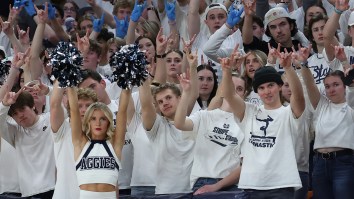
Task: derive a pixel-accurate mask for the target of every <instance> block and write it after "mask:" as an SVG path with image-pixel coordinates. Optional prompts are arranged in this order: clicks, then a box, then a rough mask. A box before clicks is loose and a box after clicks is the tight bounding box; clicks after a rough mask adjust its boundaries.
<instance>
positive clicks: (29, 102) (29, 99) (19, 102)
mask: <svg viewBox="0 0 354 199" xmlns="http://www.w3.org/2000/svg"><path fill="white" fill-rule="evenodd" d="M26 106H28V107H29V108H33V107H34V99H33V96H32V95H31V93H29V92H27V91H22V92H21V93H20V94H19V95H18V97H17V99H16V102H15V103H14V104H12V105H11V106H10V109H9V112H8V115H9V116H11V117H12V116H13V115H14V113H15V111H16V110H18V109H20V110H23V109H24V108H25V107H26ZM34 111H35V113H38V112H37V110H36V109H35V110H34Z"/></svg>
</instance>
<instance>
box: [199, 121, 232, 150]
mask: <svg viewBox="0 0 354 199" xmlns="http://www.w3.org/2000/svg"><path fill="white" fill-rule="evenodd" d="M229 128H230V124H224V125H223V127H222V128H220V127H217V126H216V127H214V129H213V131H212V132H211V133H209V134H205V136H206V138H207V139H209V140H210V141H211V142H214V143H215V144H218V145H220V146H222V147H226V146H237V145H238V139H237V138H236V137H233V136H232V135H230V134H229V133H230V130H229Z"/></svg>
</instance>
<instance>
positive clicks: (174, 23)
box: [168, 21, 177, 25]
mask: <svg viewBox="0 0 354 199" xmlns="http://www.w3.org/2000/svg"><path fill="white" fill-rule="evenodd" d="M176 23H177V22H176V21H168V24H170V25H176Z"/></svg>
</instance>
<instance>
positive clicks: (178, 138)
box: [139, 56, 197, 194]
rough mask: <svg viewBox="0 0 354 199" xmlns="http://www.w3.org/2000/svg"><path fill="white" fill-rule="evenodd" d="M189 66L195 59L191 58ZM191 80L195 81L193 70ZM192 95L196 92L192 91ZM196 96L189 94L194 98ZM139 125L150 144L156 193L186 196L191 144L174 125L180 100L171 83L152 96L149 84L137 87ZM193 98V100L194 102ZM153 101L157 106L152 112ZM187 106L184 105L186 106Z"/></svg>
mask: <svg viewBox="0 0 354 199" xmlns="http://www.w3.org/2000/svg"><path fill="white" fill-rule="evenodd" d="M193 58H194V59H193V61H195V62H193V67H195V66H196V64H197V63H196V56H193ZM192 74H193V75H195V77H194V80H193V81H197V80H196V69H195V68H194V70H193V72H192ZM194 93H197V91H195V92H194ZM196 96H197V95H192V96H191V97H195V99H196ZM139 97H140V102H141V114H142V115H141V116H142V124H143V127H144V128H145V130H146V133H147V136H148V138H149V140H150V142H151V143H153V145H152V147H153V152H154V154H155V157H156V159H155V161H156V191H155V193H156V194H171V193H189V192H191V189H190V186H189V177H190V172H191V168H192V162H193V149H194V141H192V140H185V139H183V134H182V132H181V131H180V130H178V129H177V128H176V127H175V126H174V121H173V120H174V116H175V113H176V109H177V106H178V104H179V101H180V98H181V91H180V89H179V88H178V87H177V85H175V84H173V83H164V84H161V85H159V86H158V87H156V88H154V90H153V96H152V94H151V90H150V81H149V80H147V81H145V82H144V84H143V86H141V87H140V88H139ZM195 99H194V100H195ZM153 101H155V102H156V103H157V105H156V106H157V107H158V111H159V112H161V115H159V114H157V113H156V110H155V106H154V104H153ZM186 106H187V107H188V105H187V104H186Z"/></svg>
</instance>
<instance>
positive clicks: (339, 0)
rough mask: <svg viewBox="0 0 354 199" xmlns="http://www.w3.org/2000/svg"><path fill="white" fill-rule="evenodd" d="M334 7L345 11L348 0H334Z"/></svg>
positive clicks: (347, 6) (347, 7)
mask: <svg viewBox="0 0 354 199" xmlns="http://www.w3.org/2000/svg"><path fill="white" fill-rule="evenodd" d="M334 7H335V9H337V10H339V11H342V12H343V11H345V10H348V9H349V0H336V1H335V4H334Z"/></svg>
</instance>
